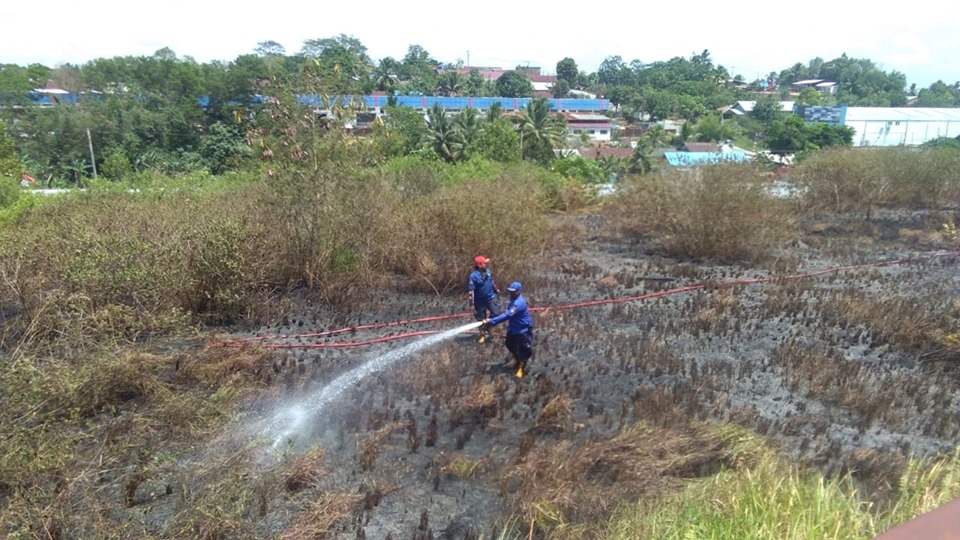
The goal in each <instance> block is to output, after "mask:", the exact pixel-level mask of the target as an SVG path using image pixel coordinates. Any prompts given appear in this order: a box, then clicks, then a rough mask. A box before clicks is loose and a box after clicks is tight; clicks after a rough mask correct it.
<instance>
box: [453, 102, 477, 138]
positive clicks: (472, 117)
mask: <svg viewBox="0 0 960 540" xmlns="http://www.w3.org/2000/svg"><path fill="white" fill-rule="evenodd" d="M453 124H454V126H455V127H456V128H457V130H459V131H460V136H461V138H463V143H464V144H465V145H469V144H470V143H471V142H472V141H473V140H474V139H476V138H477V136H478V135H480V132H481V131H483V120H482V119H481V117H480V113H479V112H477V110H476V109H473V108H470V109H464V110H463V111H461V112H460V114H458V115H457V116H456V117H455V118H454V119H453Z"/></svg>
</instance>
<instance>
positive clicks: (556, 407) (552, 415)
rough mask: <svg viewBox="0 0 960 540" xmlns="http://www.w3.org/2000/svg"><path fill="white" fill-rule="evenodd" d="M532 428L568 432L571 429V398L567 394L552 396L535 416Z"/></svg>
mask: <svg viewBox="0 0 960 540" xmlns="http://www.w3.org/2000/svg"><path fill="white" fill-rule="evenodd" d="M534 426H535V427H536V428H537V429H540V430H555V431H570V430H572V429H573V398H571V397H570V396H568V395H567V394H558V395H556V396H554V397H553V398H552V399H551V400H550V401H548V402H547V404H546V405H544V406H543V409H541V410H540V414H538V415H537V420H536V423H535V424H534Z"/></svg>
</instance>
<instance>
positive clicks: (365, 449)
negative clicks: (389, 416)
mask: <svg viewBox="0 0 960 540" xmlns="http://www.w3.org/2000/svg"><path fill="white" fill-rule="evenodd" d="M403 428H404V424H403V422H393V423H390V424H387V425H385V426H383V427H381V428H380V429H378V430H376V431H374V432H373V433H371V434H369V435H367V436H364V437H358V439H357V461H358V462H359V463H360V468H361V469H362V470H363V471H372V470H373V467H374V465H375V464H376V462H377V458H378V457H379V456H380V452H381V451H382V450H383V445H384V442H385V441H386V439H387V437H389V436H390V435H391V434H393V433H394V432H396V431H400V430H402V429H403Z"/></svg>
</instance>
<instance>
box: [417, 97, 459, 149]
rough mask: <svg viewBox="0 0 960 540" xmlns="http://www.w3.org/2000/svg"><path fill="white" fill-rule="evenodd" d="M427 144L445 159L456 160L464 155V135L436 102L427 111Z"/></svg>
mask: <svg viewBox="0 0 960 540" xmlns="http://www.w3.org/2000/svg"><path fill="white" fill-rule="evenodd" d="M425 144H426V145H427V146H428V147H430V148H433V150H434V151H435V152H436V153H437V155H439V156H440V157H441V158H443V160H444V161H448V162H455V161H457V160H459V159H460V157H461V156H462V155H463V147H464V142H463V136H462V135H461V133H460V131H459V130H458V129H457V127H456V125H455V124H454V122H453V120H452V119H451V118H450V117H449V116H447V111H445V110H444V109H443V108H442V107H440V104H439V103H434V104H433V107H432V108H431V109H430V110H429V111H428V112H427V138H426V141H425Z"/></svg>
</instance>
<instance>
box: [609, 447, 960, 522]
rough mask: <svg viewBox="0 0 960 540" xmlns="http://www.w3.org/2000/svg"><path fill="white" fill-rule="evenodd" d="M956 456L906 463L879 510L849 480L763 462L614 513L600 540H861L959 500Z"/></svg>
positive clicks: (768, 460)
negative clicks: (889, 502) (888, 503)
mask: <svg viewBox="0 0 960 540" xmlns="http://www.w3.org/2000/svg"><path fill="white" fill-rule="evenodd" d="M958 456H960V454H958V453H956V452H955V453H954V454H953V456H952V457H945V458H941V459H936V460H927V461H919V460H913V461H911V463H910V465H909V466H908V467H907V470H906V471H905V472H904V474H903V476H902V477H901V479H900V482H899V489H898V490H897V493H896V494H895V501H896V502H895V503H894V505H893V506H892V509H889V510H885V509H884V508H885V507H876V506H873V505H871V504H870V503H869V502H867V501H864V500H862V499H861V497H860V496H859V494H858V492H857V490H856V487H855V485H854V483H853V481H852V480H851V478H850V477H849V476H847V477H842V478H839V479H827V478H824V477H822V476H821V475H819V474H816V473H813V472H809V471H805V470H802V469H800V468H798V467H796V466H792V465H788V464H786V463H784V462H783V461H782V460H780V459H779V458H776V457H774V456H772V455H769V454H768V455H767V456H766V457H765V458H764V459H762V460H761V461H760V462H759V463H758V464H757V465H756V466H754V467H751V468H749V469H745V470H740V471H730V470H726V471H722V472H720V474H718V475H716V476H713V477H711V478H709V479H706V480H702V481H697V482H692V483H690V484H688V485H687V486H685V487H684V488H683V490H681V491H680V492H679V493H677V494H676V495H674V496H672V497H669V498H667V499H665V500H662V501H658V502H656V503H645V502H640V503H638V504H636V505H628V506H623V507H621V508H620V510H619V511H618V512H617V513H616V515H615V516H614V517H613V519H612V520H611V521H610V525H609V527H608V530H607V534H605V535H604V538H610V539H612V540H619V539H628V538H663V539H666V540H686V539H689V538H716V539H720V538H747V539H755V540H765V539H770V540H773V539H777V540H781V539H791V540H804V539H810V540H813V539H821V538H837V539H850V540H856V539H863V540H868V539H870V538H874V537H876V536H878V535H880V534H881V533H883V532H884V531H886V530H888V529H890V528H892V527H894V526H896V525H899V524H900V523H902V522H904V521H907V520H909V519H911V518H913V517H916V516H917V515H919V514H921V513H923V512H926V511H929V510H932V509H934V508H936V507H937V506H939V505H941V504H944V503H946V502H948V501H950V500H951V499H953V498H954V497H956V496H957V495H958V494H960V481H958V478H960V459H958Z"/></svg>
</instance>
